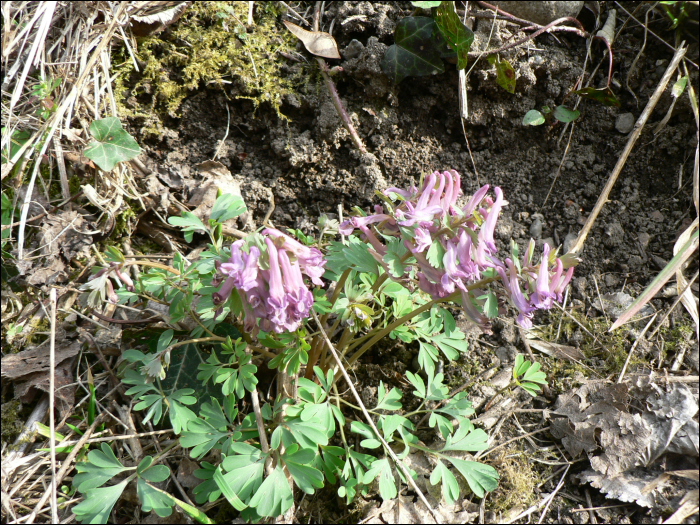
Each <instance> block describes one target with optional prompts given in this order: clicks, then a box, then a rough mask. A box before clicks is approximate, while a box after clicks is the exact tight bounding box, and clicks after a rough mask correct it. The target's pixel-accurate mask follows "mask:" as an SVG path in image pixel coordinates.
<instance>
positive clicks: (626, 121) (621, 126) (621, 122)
mask: <svg viewBox="0 0 700 525" xmlns="http://www.w3.org/2000/svg"><path fill="white" fill-rule="evenodd" d="M615 129H616V130H617V131H619V132H620V133H624V134H627V133H629V132H630V131H632V129H634V115H633V114H632V113H623V114H622V115H618V117H617V118H616V119H615Z"/></svg>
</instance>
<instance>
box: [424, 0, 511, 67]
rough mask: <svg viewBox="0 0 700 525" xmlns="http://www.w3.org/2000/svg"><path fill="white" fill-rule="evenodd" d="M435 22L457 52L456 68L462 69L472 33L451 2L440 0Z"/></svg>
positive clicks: (467, 54)
mask: <svg viewBox="0 0 700 525" xmlns="http://www.w3.org/2000/svg"><path fill="white" fill-rule="evenodd" d="M435 22H436V23H437V26H438V29H440V32H441V33H442V36H443V37H445V40H446V41H447V44H448V45H449V46H450V47H451V48H452V49H454V50H455V52H456V53H457V69H464V68H465V67H467V60H468V58H469V50H470V49H471V47H472V42H474V33H472V31H471V30H470V29H469V28H468V27H467V26H465V25H464V24H463V23H462V21H461V20H460V19H459V16H457V13H455V11H454V9H453V2H441V4H440V7H438V8H437V12H436V13H435ZM512 69H513V68H511V70H512ZM513 78H515V74H514V75H513Z"/></svg>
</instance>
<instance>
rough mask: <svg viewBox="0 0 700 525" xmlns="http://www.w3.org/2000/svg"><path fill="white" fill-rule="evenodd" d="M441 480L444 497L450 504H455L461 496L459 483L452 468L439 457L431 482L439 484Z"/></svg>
mask: <svg viewBox="0 0 700 525" xmlns="http://www.w3.org/2000/svg"><path fill="white" fill-rule="evenodd" d="M440 481H442V497H443V498H445V502H446V503H447V504H448V505H452V504H454V502H455V500H456V499H457V498H459V483H457V478H455V475H454V474H452V472H450V469H448V468H447V467H446V466H445V465H444V464H443V463H442V461H440V460H439V459H438V460H437V465H436V466H435V469H434V470H433V473H432V474H430V484H431V485H437V484H438V483H439V482H440Z"/></svg>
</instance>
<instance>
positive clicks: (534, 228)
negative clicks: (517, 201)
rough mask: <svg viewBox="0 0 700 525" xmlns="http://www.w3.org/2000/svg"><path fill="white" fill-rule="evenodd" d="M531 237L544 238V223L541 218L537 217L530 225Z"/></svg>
mask: <svg viewBox="0 0 700 525" xmlns="http://www.w3.org/2000/svg"><path fill="white" fill-rule="evenodd" d="M530 235H531V236H532V238H533V239H539V238H540V237H542V221H541V220H540V218H539V217H535V218H534V220H533V221H532V224H531V225H530Z"/></svg>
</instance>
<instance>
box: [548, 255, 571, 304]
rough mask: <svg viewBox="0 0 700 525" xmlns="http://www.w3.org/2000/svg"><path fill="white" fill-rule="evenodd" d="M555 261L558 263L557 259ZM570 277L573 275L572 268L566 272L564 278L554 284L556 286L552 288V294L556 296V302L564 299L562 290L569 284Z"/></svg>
mask: <svg viewBox="0 0 700 525" xmlns="http://www.w3.org/2000/svg"><path fill="white" fill-rule="evenodd" d="M557 261H559V259H557ZM559 262H561V261H559ZM572 275H574V267H573V266H572V267H571V268H569V269H568V270H567V271H566V275H565V276H564V278H563V279H562V280H561V281H559V282H558V283H557V284H556V286H553V289H552V293H553V294H555V295H556V297H557V301H558V302H562V300H563V299H564V289H565V288H566V285H567V284H569V281H570V280H571V276H572Z"/></svg>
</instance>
